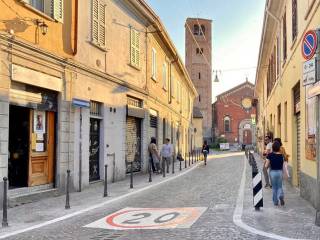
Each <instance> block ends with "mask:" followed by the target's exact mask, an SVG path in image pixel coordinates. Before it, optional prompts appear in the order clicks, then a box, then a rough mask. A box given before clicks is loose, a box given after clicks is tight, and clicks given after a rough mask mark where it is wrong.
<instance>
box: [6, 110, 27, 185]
mask: <svg viewBox="0 0 320 240" xmlns="http://www.w3.org/2000/svg"><path fill="white" fill-rule="evenodd" d="M9 111H10V115H9V166H8V168H9V169H8V170H9V171H8V175H9V187H10V188H17V187H27V186H28V172H29V171H28V165H29V125H30V122H29V114H30V113H29V112H30V110H29V109H28V108H24V107H17V106H10V110H9Z"/></svg>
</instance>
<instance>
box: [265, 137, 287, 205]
mask: <svg viewBox="0 0 320 240" xmlns="http://www.w3.org/2000/svg"><path fill="white" fill-rule="evenodd" d="M280 147H281V146H280V143H279V142H278V141H274V143H273V144H272V153H269V154H268V156H267V157H266V162H265V168H267V169H268V168H269V167H270V178H271V184H272V200H273V204H274V205H275V206H278V205H279V201H280V204H281V206H283V205H284V192H283V188H282V178H283V163H284V156H283V155H282V154H281V152H280Z"/></svg>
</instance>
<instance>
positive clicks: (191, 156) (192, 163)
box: [191, 150, 194, 164]
mask: <svg viewBox="0 0 320 240" xmlns="http://www.w3.org/2000/svg"><path fill="white" fill-rule="evenodd" d="M193 155H194V154H193V151H192V150H191V163H192V164H193Z"/></svg>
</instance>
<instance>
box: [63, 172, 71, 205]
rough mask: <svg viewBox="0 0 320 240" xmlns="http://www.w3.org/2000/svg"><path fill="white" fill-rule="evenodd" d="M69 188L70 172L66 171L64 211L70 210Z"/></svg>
mask: <svg viewBox="0 0 320 240" xmlns="http://www.w3.org/2000/svg"><path fill="white" fill-rule="evenodd" d="M69 186H70V170H69V169H68V170H67V186H66V205H65V207H64V208H65V209H70V192H69Z"/></svg>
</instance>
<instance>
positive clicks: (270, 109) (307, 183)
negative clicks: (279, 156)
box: [255, 0, 320, 207]
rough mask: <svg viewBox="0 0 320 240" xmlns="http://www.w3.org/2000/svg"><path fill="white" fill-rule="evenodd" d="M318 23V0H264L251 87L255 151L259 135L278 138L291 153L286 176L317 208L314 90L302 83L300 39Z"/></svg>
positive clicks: (319, 195)
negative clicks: (254, 100) (253, 86)
mask: <svg viewBox="0 0 320 240" xmlns="http://www.w3.org/2000/svg"><path fill="white" fill-rule="evenodd" d="M319 27H320V1H318V0H313V1H296V0H286V1H275V0H271V1H267V4H266V7H265V16H264V25H263V31H262V38H261V44H260V53H259V61H258V68H257V73H256V89H255V94H256V96H257V98H258V101H259V103H258V113H257V119H258V123H257V135H258V149H259V151H260V152H262V151H263V149H264V136H266V135H272V136H273V137H274V138H275V137H280V138H281V139H282V142H283V145H284V147H285V149H286V151H287V153H288V154H289V155H290V158H289V166H290V173H291V177H290V179H289V180H290V182H291V183H292V184H293V185H294V186H296V187H298V188H299V189H300V193H301V196H302V197H304V198H306V199H307V200H309V201H310V202H311V203H312V204H313V205H314V206H315V207H320V188H319V186H320V185H319V175H320V169H319V150H318V149H319V148H318V142H319V132H318V130H317V126H318V124H319V115H318V110H317V109H318V106H319V103H318V101H319V100H318V96H317V94H319V93H318V92H317V89H316V88H315V85H316V83H311V84H308V85H306V84H305V83H304V79H305V76H304V75H303V73H304V72H303V66H304V63H305V62H306V59H304V57H303V55H302V44H303V37H304V35H305V33H306V32H307V31H309V30H317V29H319ZM314 58H315V57H314ZM317 58H318V56H317ZM318 64H319V63H318ZM318 81H319V79H318Z"/></svg>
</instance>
